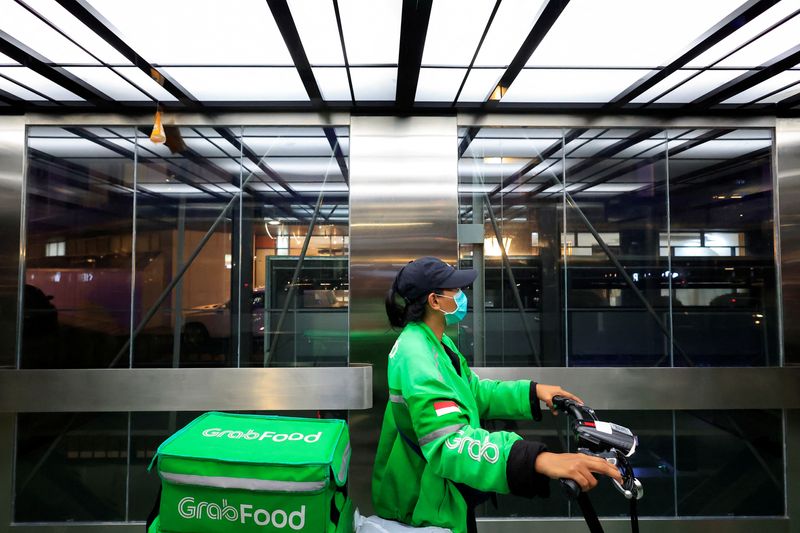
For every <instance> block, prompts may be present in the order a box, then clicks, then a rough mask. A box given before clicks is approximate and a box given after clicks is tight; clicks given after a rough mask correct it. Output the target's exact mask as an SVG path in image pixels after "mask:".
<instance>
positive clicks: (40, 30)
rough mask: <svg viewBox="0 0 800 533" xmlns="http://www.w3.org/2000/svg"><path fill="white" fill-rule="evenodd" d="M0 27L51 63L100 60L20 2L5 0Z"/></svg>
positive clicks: (95, 62)
mask: <svg viewBox="0 0 800 533" xmlns="http://www.w3.org/2000/svg"><path fill="white" fill-rule="evenodd" d="M2 6H3V18H2V19H0V30H2V31H3V32H5V33H6V34H8V35H10V36H11V37H13V38H14V39H16V40H17V41H19V42H20V43H25V46H27V47H30V48H31V49H32V50H33V51H34V52H35V53H37V54H38V55H39V57H40V58H42V57H43V58H44V59H43V60H44V61H48V62H53V63H58V64H62V63H81V64H85V65H97V64H99V63H100V62H99V61H97V60H96V59H95V58H93V57H92V56H90V55H89V54H87V53H86V52H84V51H83V50H81V49H80V47H78V46H76V45H75V44H73V43H72V42H71V41H70V40H69V39H67V38H66V37H64V36H63V35H61V34H60V33H58V32H57V31H56V30H54V29H53V28H51V27H50V26H48V25H47V24H46V23H45V22H44V21H42V20H41V19H39V18H38V17H37V16H36V15H34V14H33V13H31V12H30V11H28V10H27V9H26V8H25V7H23V6H22V4H19V3H17V2H11V1H5V2H3V4H2Z"/></svg>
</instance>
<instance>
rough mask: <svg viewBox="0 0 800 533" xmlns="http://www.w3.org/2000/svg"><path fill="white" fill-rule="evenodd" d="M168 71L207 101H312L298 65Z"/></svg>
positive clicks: (165, 69) (194, 93)
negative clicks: (297, 67)
mask: <svg viewBox="0 0 800 533" xmlns="http://www.w3.org/2000/svg"><path fill="white" fill-rule="evenodd" d="M163 70H164V72H165V73H166V74H168V75H169V76H171V77H172V78H173V79H174V80H175V81H176V82H177V83H178V84H179V85H181V86H183V87H185V88H186V90H187V91H189V92H190V93H192V95H194V96H195V97H196V98H198V99H200V100H204V101H291V102H296V101H308V93H306V89H305V86H304V85H303V82H302V81H301V80H300V75H299V74H298V73H297V69H296V68H294V67H271V68H261V67H164V68H163Z"/></svg>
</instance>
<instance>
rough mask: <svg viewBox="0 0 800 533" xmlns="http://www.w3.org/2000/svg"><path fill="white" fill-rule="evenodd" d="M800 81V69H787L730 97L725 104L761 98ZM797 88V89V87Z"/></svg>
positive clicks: (744, 102)
mask: <svg viewBox="0 0 800 533" xmlns="http://www.w3.org/2000/svg"><path fill="white" fill-rule="evenodd" d="M797 82H800V70H786V71H783V72H781V73H779V74H776V75H775V76H773V77H771V78H769V79H767V80H765V81H762V82H761V83H759V84H758V85H755V86H753V87H751V88H749V89H747V90H746V91H742V92H740V93H739V94H737V95H736V96H734V97H733V98H728V99H727V100H725V101H724V102H722V103H723V104H746V103H748V102H752V101H753V100H760V99H761V98H763V97H764V95H766V94H769V93H771V92H773V91H777V90H779V89H782V88H784V87H786V86H787V85H790V84H795V83H797ZM795 90H796V89H795Z"/></svg>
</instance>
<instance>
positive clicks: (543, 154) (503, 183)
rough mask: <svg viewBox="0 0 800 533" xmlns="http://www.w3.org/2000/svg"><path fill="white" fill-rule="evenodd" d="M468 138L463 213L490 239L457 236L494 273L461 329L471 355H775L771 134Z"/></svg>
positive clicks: (667, 358) (582, 362) (757, 362)
mask: <svg viewBox="0 0 800 533" xmlns="http://www.w3.org/2000/svg"><path fill="white" fill-rule="evenodd" d="M459 135H460V137H459V150H460V152H459V153H460V155H461V157H460V160H459V197H460V210H461V213H460V222H461V223H462V224H479V225H483V227H484V235H485V238H484V240H483V242H482V243H481V242H469V243H462V245H461V246H460V253H461V256H460V257H461V261H462V266H463V267H471V266H472V265H475V266H476V267H480V266H481V265H482V266H483V272H484V274H483V276H484V280H485V290H484V296H485V300H484V301H483V302H482V309H481V312H480V313H475V312H474V311H475V310H474V309H471V315H470V317H471V318H468V319H467V320H465V321H464V322H463V323H462V324H461V325H459V329H458V335H459V342H460V346H461V347H462V349H463V350H464V352H465V353H467V354H470V355H472V356H473V357H475V361H477V362H479V363H480V364H490V365H505V366H512V365H534V366H535V365H538V364H540V363H541V364H544V365H556V366H562V365H567V366H620V365H621V366H670V365H676V366H684V365H689V366H692V365H715V366H725V365H740V366H769V365H775V364H777V362H778V353H779V350H778V345H777V338H778V337H777V307H776V306H777V304H776V301H777V300H776V294H775V262H774V248H773V236H772V235H773V229H774V228H773V217H772V209H773V188H772V174H773V173H772V168H771V160H770V150H771V144H772V137H771V132H770V131H769V130H758V129H740V130H729V129H682V130H677V129H669V130H663V129H657V128H642V129H625V128H595V129H568V130H563V131H562V130H553V129H544V128H482V129H481V128H462V130H461V131H460V132H459ZM489 206H491V209H492V212H493V215H494V218H495V222H496V226H497V230H495V227H494V225H493V224H492V221H491V217H490V214H489V211H488V208H489ZM481 214H482V215H481ZM502 249H505V251H506V252H507V254H508V256H509V258H508V261H507V264H506V262H505V261H504V260H503V259H502ZM512 276H513V279H514V283H513V285H512V283H511V280H512ZM476 328H483V331H485V334H484V335H483V336H481V335H480V334H476ZM481 337H483V339H484V340H483V341H481Z"/></svg>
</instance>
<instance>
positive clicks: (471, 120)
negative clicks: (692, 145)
mask: <svg viewBox="0 0 800 533" xmlns="http://www.w3.org/2000/svg"><path fill="white" fill-rule="evenodd" d="M775 121H776V119H775V117H774V116H772V117H770V116H763V117H740V118H725V117H681V118H673V119H663V118H656V117H643V116H631V115H606V116H603V115H597V116H584V115H539V114H535V113H531V114H527V113H519V114H505V115H504V114H502V113H493V114H485V113H466V112H465V113H459V114H458V125H459V126H479V127H488V126H509V127H511V126H522V127H524V126H544V127H556V128H596V127H620V128H643V127H659V128H689V127H694V128H771V127H774V126H775Z"/></svg>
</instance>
